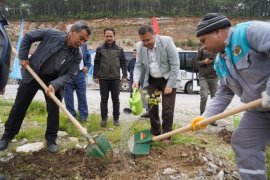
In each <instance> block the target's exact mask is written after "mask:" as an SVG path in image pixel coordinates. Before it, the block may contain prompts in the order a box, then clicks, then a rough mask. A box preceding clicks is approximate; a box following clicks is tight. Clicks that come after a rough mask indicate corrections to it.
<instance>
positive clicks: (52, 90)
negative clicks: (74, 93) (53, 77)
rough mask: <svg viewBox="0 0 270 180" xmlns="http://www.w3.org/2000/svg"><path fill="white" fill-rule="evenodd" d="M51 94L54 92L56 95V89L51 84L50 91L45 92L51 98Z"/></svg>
mask: <svg viewBox="0 0 270 180" xmlns="http://www.w3.org/2000/svg"><path fill="white" fill-rule="evenodd" d="M50 92H52V93H53V94H55V89H54V87H53V85H51V84H50V85H49V86H48V89H46V90H45V93H46V94H47V95H48V96H50Z"/></svg>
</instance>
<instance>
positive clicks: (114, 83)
mask: <svg viewBox="0 0 270 180" xmlns="http://www.w3.org/2000/svg"><path fill="white" fill-rule="evenodd" d="M99 86H100V96H101V102H100V109H101V118H102V119H107V117H108V116H107V114H108V99H109V92H110V91H111V98H112V102H113V118H114V119H119V115H120V112H119V108H120V102H119V93H120V88H119V86H120V80H119V79H112V80H107V79H99Z"/></svg>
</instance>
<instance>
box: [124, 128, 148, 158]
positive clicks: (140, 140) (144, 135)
mask: <svg viewBox="0 0 270 180" xmlns="http://www.w3.org/2000/svg"><path fill="white" fill-rule="evenodd" d="M151 142H152V138H151V133H150V131H149V130H148V129H147V130H143V131H140V132H137V133H135V134H134V135H133V136H131V137H130V139H129V140H128V149H129V150H130V152H131V153H132V154H135V155H144V154H148V153H149V151H150V143H151Z"/></svg>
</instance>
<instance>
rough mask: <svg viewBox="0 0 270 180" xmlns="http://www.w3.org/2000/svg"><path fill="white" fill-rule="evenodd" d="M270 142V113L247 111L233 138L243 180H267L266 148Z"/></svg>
mask: <svg viewBox="0 0 270 180" xmlns="http://www.w3.org/2000/svg"><path fill="white" fill-rule="evenodd" d="M269 142H270V112H269V111H267V112H259V111H247V112H246V113H245V114H244V115H243V117H242V119H241V121H240V124H239V126H238V128H237V129H236V131H235V132H234V133H233V136H232V147H233V150H234V151H235V153H236V160H237V166H238V169H239V172H240V175H241V179H243V180H254V179H256V180H266V179H267V177H266V165H265V146H266V145H267V144H268V143H269Z"/></svg>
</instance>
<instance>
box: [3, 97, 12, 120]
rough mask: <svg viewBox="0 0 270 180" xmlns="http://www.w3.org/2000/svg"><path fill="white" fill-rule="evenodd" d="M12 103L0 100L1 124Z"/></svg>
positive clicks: (6, 116)
mask: <svg viewBox="0 0 270 180" xmlns="http://www.w3.org/2000/svg"><path fill="white" fill-rule="evenodd" d="M13 103H14V101H11V100H2V99H0V107H1V113H0V119H1V120H2V121H3V122H6V120H7V118H8V115H9V112H10V110H11V106H12V104H13Z"/></svg>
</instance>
